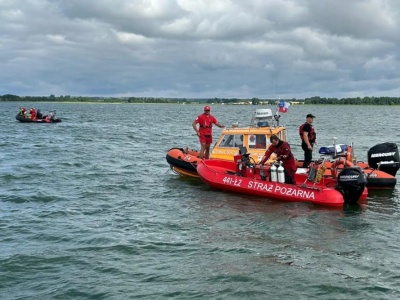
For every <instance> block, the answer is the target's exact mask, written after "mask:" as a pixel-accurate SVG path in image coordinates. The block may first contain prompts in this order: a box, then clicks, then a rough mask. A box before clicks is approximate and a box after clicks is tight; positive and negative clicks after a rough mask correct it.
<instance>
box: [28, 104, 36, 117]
mask: <svg viewBox="0 0 400 300" xmlns="http://www.w3.org/2000/svg"><path fill="white" fill-rule="evenodd" d="M29 112H30V113H31V119H32V120H36V109H35V108H34V107H32V108H31V109H30V111H29Z"/></svg>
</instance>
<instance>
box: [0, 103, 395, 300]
mask: <svg viewBox="0 0 400 300" xmlns="http://www.w3.org/2000/svg"><path fill="white" fill-rule="evenodd" d="M21 105H24V106H26V107H28V108H29V107H31V106H32V105H34V106H35V107H36V108H40V109H42V111H46V110H50V109H56V110H57V115H58V117H60V118H62V119H63V122H61V123H58V124H23V123H19V122H17V121H16V120H15V118H14V117H15V115H16V114H17V112H18V107H19V106H21ZM0 107H1V111H0V116H1V118H2V120H3V124H2V126H1V129H0V137H1V139H0V277H1V280H0V299H278V298H281V299H398V298H400V285H399V280H400V238H399V237H400V226H399V223H400V216H399V213H400V207H399V204H400V189H399V184H398V185H397V186H396V188H395V189H393V190H387V191H370V194H369V197H368V201H367V203H366V204H365V205H362V206H357V207H351V208H341V209H331V208H326V207H321V206H315V205H311V204H305V203H282V202H278V201H275V200H271V199H263V198H258V197H251V196H244V195H236V194H231V193H224V192H221V191H218V190H213V189H211V188H209V187H207V186H205V185H204V184H202V183H201V182H200V181H199V180H196V179H188V178H182V177H180V176H178V175H176V174H174V173H173V172H172V171H170V169H169V166H168V165H167V162H166V160H165V154H166V153H167V151H168V149H169V148H172V147H177V146H179V147H185V146H188V147H190V148H197V149H198V148H199V147H198V140H197V137H196V135H195V133H194V131H193V128H192V127H191V123H192V121H193V120H194V119H195V117H196V116H197V115H198V114H200V113H201V112H202V106H201V105H163V104H154V105H138V104H133V105H128V104H81V103H78V104H68V103H65V104H61V103H35V104H32V103H0ZM211 108H212V111H211V112H212V114H214V115H215V116H216V117H217V118H218V120H219V121H220V122H221V123H224V124H226V125H227V126H229V125H230V124H231V123H234V122H236V121H239V124H240V125H247V124H249V122H250V119H251V114H252V113H253V112H254V110H255V109H256V108H261V107H255V106H223V105H212V106H211ZM270 108H272V107H270ZM399 112H400V107H379V106H374V107H372V106H360V107H358V106H343V107H342V106H290V107H289V112H288V113H286V114H284V115H283V116H282V117H281V124H282V125H286V126H287V128H288V133H289V136H288V137H289V142H290V143H291V145H292V148H293V152H294V154H295V156H296V157H299V158H301V156H302V151H301V148H300V143H299V137H298V126H299V125H300V124H301V123H302V122H304V121H305V115H306V114H307V113H313V114H314V115H316V116H317V118H316V119H315V123H314V125H315V128H316V131H317V134H318V142H319V145H320V146H323V145H328V144H331V143H332V138H333V137H337V138H338V139H337V141H338V143H350V142H354V145H355V152H356V155H357V156H358V159H362V160H366V159H367V151H368V149H369V148H370V147H372V146H373V145H375V144H377V143H381V142H396V143H397V144H398V145H400V131H399V128H400V121H399V118H398V115H399ZM220 132H221V129H219V128H217V127H215V128H214V137H215V138H216V137H218V136H219V134H220ZM398 179H399V178H398Z"/></svg>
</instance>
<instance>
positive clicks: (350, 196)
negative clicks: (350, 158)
mask: <svg viewBox="0 0 400 300" xmlns="http://www.w3.org/2000/svg"><path fill="white" fill-rule="evenodd" d="M366 185H367V177H366V176H365V173H364V172H363V170H361V168H360V167H349V168H344V169H343V170H342V171H341V172H340V173H339V175H338V179H337V185H336V189H337V190H338V191H339V192H340V193H342V195H343V198H344V201H345V202H346V203H348V204H355V203H357V201H358V200H359V199H360V197H361V195H362V193H363V192H364V189H365V186H366Z"/></svg>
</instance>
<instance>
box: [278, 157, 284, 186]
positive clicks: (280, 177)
mask: <svg viewBox="0 0 400 300" xmlns="http://www.w3.org/2000/svg"><path fill="white" fill-rule="evenodd" d="M278 182H279V183H285V169H284V168H283V166H282V162H279V167H278Z"/></svg>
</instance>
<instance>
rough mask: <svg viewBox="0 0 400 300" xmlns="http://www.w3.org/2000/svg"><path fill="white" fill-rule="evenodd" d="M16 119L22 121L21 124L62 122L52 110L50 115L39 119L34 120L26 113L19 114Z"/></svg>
mask: <svg viewBox="0 0 400 300" xmlns="http://www.w3.org/2000/svg"><path fill="white" fill-rule="evenodd" d="M15 119H16V120H18V121H20V122H21V123H59V122H61V119H60V118H56V111H55V110H52V111H50V112H49V114H48V115H44V116H43V115H42V114H40V115H38V117H37V118H34V119H32V118H31V117H30V115H27V114H24V113H21V112H20V113H18V114H17V115H16V116H15Z"/></svg>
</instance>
